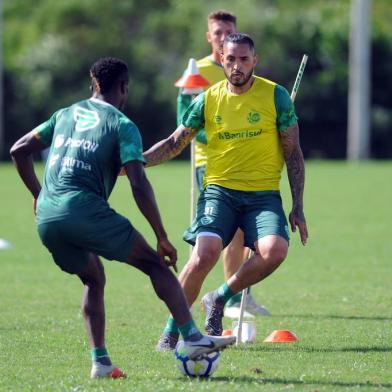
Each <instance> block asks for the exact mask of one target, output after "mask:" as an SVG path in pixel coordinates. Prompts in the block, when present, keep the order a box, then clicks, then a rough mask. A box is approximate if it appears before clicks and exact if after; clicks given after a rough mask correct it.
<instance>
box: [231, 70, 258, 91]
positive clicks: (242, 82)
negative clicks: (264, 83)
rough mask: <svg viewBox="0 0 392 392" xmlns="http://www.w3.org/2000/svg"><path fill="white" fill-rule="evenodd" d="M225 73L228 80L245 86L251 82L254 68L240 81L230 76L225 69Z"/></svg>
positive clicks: (237, 85) (236, 84) (239, 85)
mask: <svg viewBox="0 0 392 392" xmlns="http://www.w3.org/2000/svg"><path fill="white" fill-rule="evenodd" d="M225 75H226V78H227V80H228V81H229V82H230V83H231V84H232V85H233V86H236V87H242V86H244V85H245V84H246V83H248V82H249V79H250V78H251V77H252V75H253V69H252V71H250V72H249V73H248V74H247V75H246V76H245V77H244V79H243V80H242V81H240V80H237V81H233V80H232V79H231V77H230V76H229V75H227V73H226V71H225Z"/></svg>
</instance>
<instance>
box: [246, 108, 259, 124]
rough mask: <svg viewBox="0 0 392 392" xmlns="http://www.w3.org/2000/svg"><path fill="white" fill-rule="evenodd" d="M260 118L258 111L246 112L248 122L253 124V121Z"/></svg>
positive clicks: (255, 121) (257, 120)
mask: <svg viewBox="0 0 392 392" xmlns="http://www.w3.org/2000/svg"><path fill="white" fill-rule="evenodd" d="M260 118H261V116H260V113H259V112H255V111H251V112H249V113H248V122H249V123H250V124H255V123H257V122H259V121H260Z"/></svg>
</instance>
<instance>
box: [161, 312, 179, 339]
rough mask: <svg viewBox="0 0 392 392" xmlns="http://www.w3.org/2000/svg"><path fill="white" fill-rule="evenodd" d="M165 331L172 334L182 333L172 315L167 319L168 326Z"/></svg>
mask: <svg viewBox="0 0 392 392" xmlns="http://www.w3.org/2000/svg"><path fill="white" fill-rule="evenodd" d="M163 332H164V333H169V334H171V335H175V334H180V331H179V329H178V327H177V324H176V322H175V321H174V318H173V317H172V316H170V317H169V318H168V319H167V323H166V327H165V329H164V331H163Z"/></svg>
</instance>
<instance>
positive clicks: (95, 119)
mask: <svg viewBox="0 0 392 392" xmlns="http://www.w3.org/2000/svg"><path fill="white" fill-rule="evenodd" d="M74 120H75V122H76V125H75V131H77V132H86V131H88V130H89V129H92V128H95V127H96V126H97V125H98V124H99V116H98V113H97V112H94V111H93V110H87V109H84V108H82V107H80V106H77V107H76V108H75V110H74Z"/></svg>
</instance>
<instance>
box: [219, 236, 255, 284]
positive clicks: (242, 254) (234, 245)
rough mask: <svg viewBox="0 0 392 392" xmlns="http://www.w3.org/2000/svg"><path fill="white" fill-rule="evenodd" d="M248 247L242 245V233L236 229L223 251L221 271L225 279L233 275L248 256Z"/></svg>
mask: <svg viewBox="0 0 392 392" xmlns="http://www.w3.org/2000/svg"><path fill="white" fill-rule="evenodd" d="M248 253H249V249H248V248H245V247H244V233H243V231H242V230H241V229H238V230H237V231H236V233H235V235H234V237H233V239H232V240H231V242H230V244H229V245H227V247H226V248H225V250H224V252H223V272H224V275H225V280H228V279H229V278H230V277H231V276H233V275H234V274H235V273H236V272H237V271H238V270H239V269H240V267H241V264H242V263H243V261H244V260H246V259H247V258H248Z"/></svg>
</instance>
